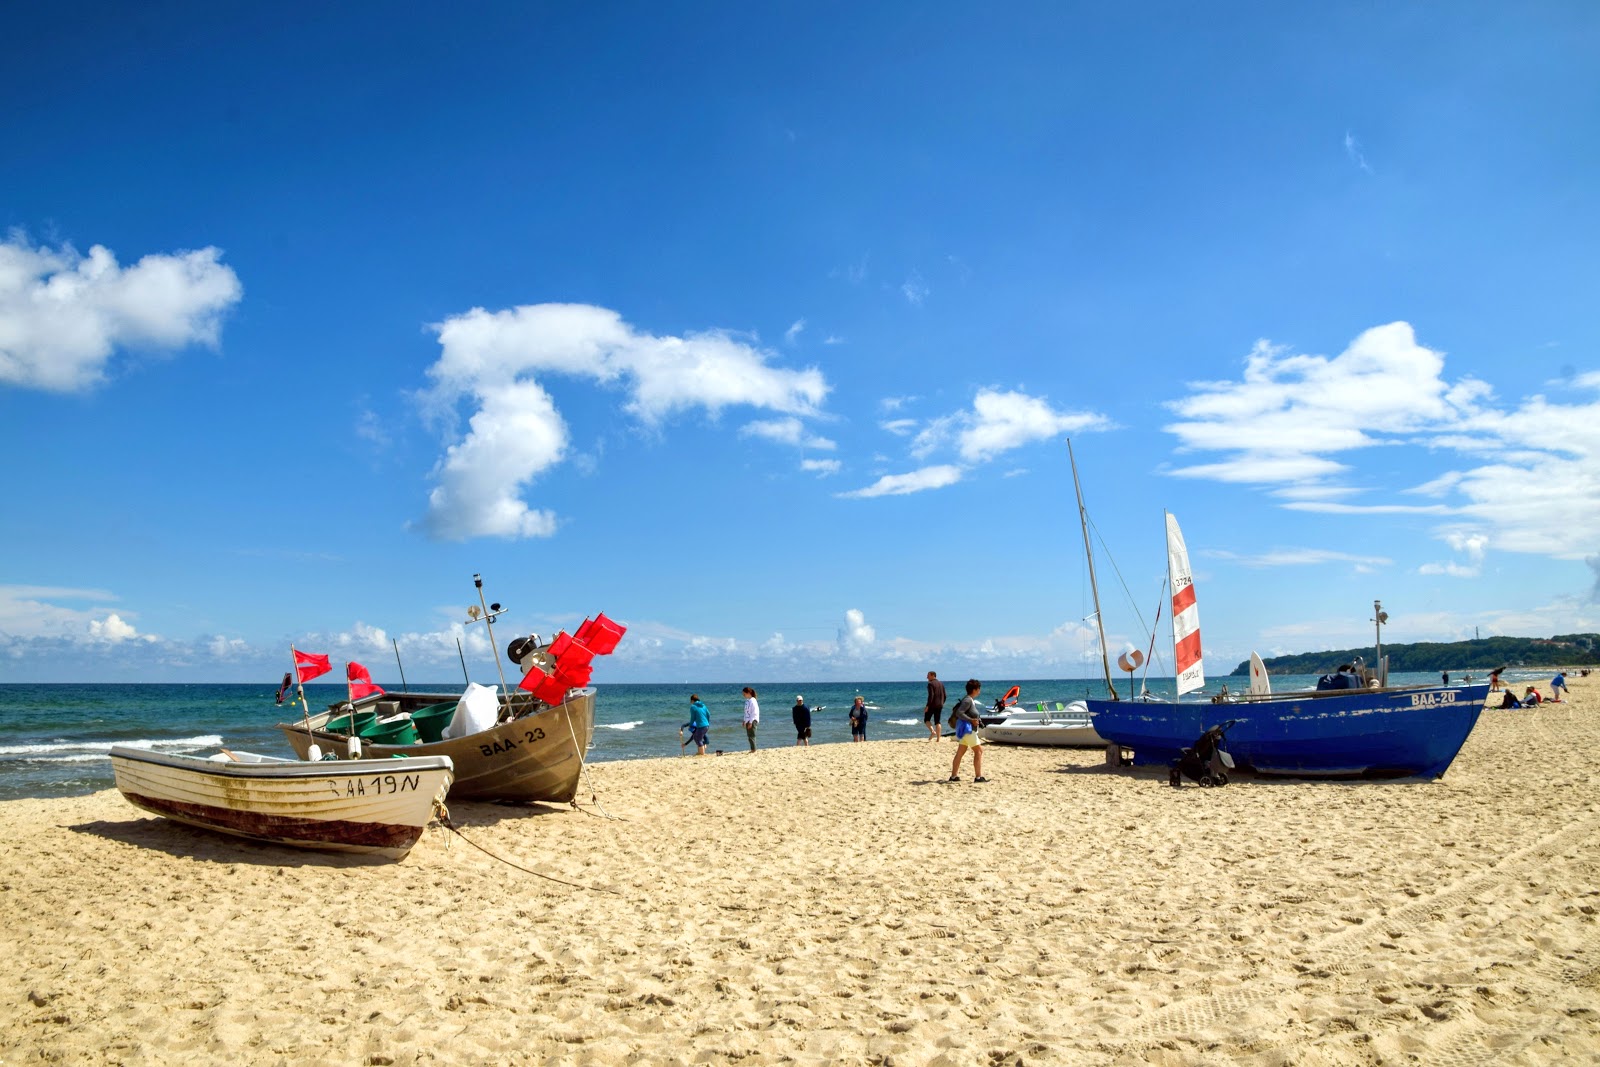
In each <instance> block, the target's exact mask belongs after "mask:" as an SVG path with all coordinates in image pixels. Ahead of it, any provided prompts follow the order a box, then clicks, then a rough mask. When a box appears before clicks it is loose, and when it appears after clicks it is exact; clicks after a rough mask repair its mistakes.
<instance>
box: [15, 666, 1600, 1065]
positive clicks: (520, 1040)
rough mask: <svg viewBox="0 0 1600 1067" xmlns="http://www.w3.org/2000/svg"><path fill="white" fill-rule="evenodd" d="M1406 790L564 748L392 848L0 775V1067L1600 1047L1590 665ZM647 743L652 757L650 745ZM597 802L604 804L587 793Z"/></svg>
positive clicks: (1490, 725)
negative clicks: (273, 831)
mask: <svg viewBox="0 0 1600 1067" xmlns="http://www.w3.org/2000/svg"><path fill="white" fill-rule="evenodd" d="M1572 696H1573V699H1572V701H1571V702H1569V703H1567V704H1565V705H1554V706H1552V705H1546V706H1544V707H1542V708H1540V709H1538V710H1536V711H1529V712H1515V711H1504V712H1502V711H1486V712H1485V713H1484V715H1483V717H1482V719H1481V720H1480V721H1479V724H1478V726H1477V729H1476V730H1475V731H1474V733H1473V735H1472V737H1471V739H1470V740H1469V741H1468V743H1467V746H1466V748H1465V749H1464V750H1463V752H1462V754H1461V756H1460V757H1459V758H1458V759H1457V761H1456V763H1455V765H1454V767H1452V768H1451V770H1450V772H1449V773H1448V774H1447V775H1446V776H1445V777H1444V779H1442V780H1441V781H1439V782H1432V783H1388V784H1385V783H1344V784H1332V783H1327V784H1324V783H1309V782H1269V781H1264V780H1252V779H1249V778H1240V779H1237V780H1236V781H1235V782H1234V783H1233V784H1231V785H1229V786H1228V787H1227V788H1225V789H1209V790H1202V789H1200V788H1198V787H1196V786H1194V785H1193V784H1192V783H1189V784H1188V787H1187V788H1185V789H1182V790H1174V789H1172V788H1170V787H1169V786H1168V785H1167V784H1166V780H1165V774H1164V773H1155V772H1146V771H1140V772H1138V773H1134V772H1130V771H1126V770H1123V771H1107V770H1105V769H1103V768H1102V766H1101V764H1102V762H1103V757H1102V755H1101V753H1099V752H1090V751H1049V750H1024V749H1015V748H1012V749H1006V748H1001V747H999V746H991V747H990V748H989V749H988V751H987V754H986V757H985V767H984V770H985V772H986V773H987V774H988V776H989V777H990V778H991V779H992V781H991V782H989V783H987V784H984V785H978V784H974V783H972V782H971V780H970V779H971V770H970V764H968V765H967V766H966V767H964V768H963V770H964V777H965V778H966V779H967V780H966V781H963V782H962V783H960V784H958V785H952V784H947V783H946V782H945V781H944V779H945V778H946V776H947V775H948V773H949V761H950V756H951V753H952V746H951V744H950V742H949V741H946V742H944V743H943V744H940V745H937V746H936V745H932V744H929V743H927V742H926V741H909V742H908V741H885V742H869V743H867V744H864V745H850V744H832V745H823V746H818V747H815V748H811V749H796V748H791V747H785V742H786V741H787V740H788V729H787V725H786V724H784V725H778V724H772V725H768V726H766V727H765V728H764V730H763V738H762V739H763V742H764V743H765V744H767V745H768V746H769V747H767V748H764V749H763V750H762V751H760V752H758V753H756V754H755V755H750V754H749V753H747V752H740V751H738V750H739V749H742V748H744V747H745V745H744V738H743V731H742V730H740V729H739V727H738V725H737V723H732V722H720V723H717V724H716V725H715V726H714V727H713V732H712V738H713V747H715V746H718V745H720V746H721V747H722V748H724V749H726V750H727V751H728V754H727V755H725V756H721V757H710V756H708V757H705V758H702V759H694V758H693V757H690V758H677V757H671V758H665V759H659V760H646V761H638V762H631V763H613V764H600V765H597V766H595V767H593V768H592V771H593V775H592V779H593V782H594V785H595V787H596V788H597V791H598V796H599V805H596V804H595V803H594V802H592V801H591V800H590V799H589V791H588V790H587V789H585V790H584V797H585V799H584V803H583V808H584V810H578V811H575V810H572V809H570V808H560V809H558V808H554V807H541V806H535V807H531V808H513V807H502V806H495V805H485V804H467V803H458V804H455V805H452V816H453V818H454V820H455V822H456V823H457V824H458V825H459V826H461V827H462V831H463V833H464V834H465V836H466V837H467V838H469V839H470V840H471V841H472V842H475V843H477V844H478V845H480V846H482V848H484V849H488V850H490V851H492V852H493V853H495V854H496V855H498V856H501V857H504V858H505V859H507V860H510V861H513V862H515V863H516V864H520V865H521V866H523V867H525V868H528V869H529V870H532V871H537V872H540V873H541V874H544V875H548V876H549V877H550V878H558V879H562V880H564V881H566V882H572V883H577V884H578V885H579V886H582V887H584V888H575V887H573V886H569V885H565V884H561V883H560V882H556V881H551V880H549V879H547V878H542V877H536V876H534V875H532V874H528V873H524V871H521V870H517V869H515V868H514V867H512V866H510V865H508V864H507V863H504V862H501V861H500V860H498V859H495V858H492V857H491V856H490V855H488V854H486V853H485V852H484V851H480V850H479V849H477V848H474V847H472V846H471V845H469V844H467V843H466V842H465V841H463V840H462V839H460V838H458V837H455V836H454V835H452V834H451V833H450V832H449V831H447V830H446V829H444V828H442V827H437V826H435V827H432V828H430V829H429V830H428V832H427V834H426V835H425V836H424V837H423V839H422V840H421V841H420V842H419V843H418V845H417V847H416V848H415V849H413V850H412V852H411V854H410V855H409V856H408V857H407V858H406V859H405V860H403V861H401V862H399V863H381V864H373V863H367V862H360V861H357V860H353V859H351V858H347V857H346V858H341V857H328V856H322V855H318V854H315V853H310V852H302V851H295V850H289V849H282V848H277V847H270V846H264V845H255V844H251V843H248V842H242V841H238V840H235V839H232V838H227V837H222V836H216V835H211V834H207V833H204V832H202V831H197V830H192V829H189V828H186V827H183V826H181V825H178V824H175V823H171V822H167V821H164V820H161V819H157V818H154V817H151V816H148V815H146V814H145V813H143V812H141V811H138V810H137V809H135V808H133V807H132V806H130V805H129V804H127V803H126V802H125V801H123V800H122V798H121V796H120V795H119V794H118V793H116V792H115V791H108V792H103V793H99V794H95V795H93V796H88V797H78V798H70V799H59V800H21V801H12V802H9V803H5V804H3V805H0V960H3V961H4V967H3V968H0V983H3V995H0V1063H3V1064H5V1065H7V1067H13V1065H18V1064H32V1063H45V1062H57V1063H75V1064H76V1063H88V1064H95V1063H119V1064H121V1063H128V1064H141V1063H180V1062H182V1063H195V1062H210V1063H216V1062H224V1061H228V1062H238V1063H294V1064H299V1063H326V1064H360V1063H368V1064H412V1063H451V1064H454V1063H462V1064H480V1063H481V1064H500V1063H550V1064H620V1063H642V1064H643V1063H647V1064H673V1063H682V1064H688V1063H731V1062H736V1061H737V1062H745V1063H799V1064H835V1063H846V1064H849V1063H884V1064H887V1063H892V1064H895V1065H901V1067H904V1065H910V1064H941V1065H942V1064H950V1065H968V1064H971V1065H995V1064H1008V1063H1030V1064H1031V1063H1043V1064H1050V1063H1063V1064H1080V1063H1081V1064H1143V1063H1153V1064H1217V1063H1233V1062H1244V1063H1252V1064H1263V1065H1270V1064H1319V1065H1320V1064H1326V1065H1356V1064H1391V1063H1394V1064H1399V1063H1421V1064H1442V1065H1449V1067H1458V1065H1460V1067H1465V1065H1473V1064H1489V1063H1507V1064H1550V1063H1595V1062H1600V849H1597V845H1600V783H1597V780H1596V771H1597V766H1596V764H1597V761H1596V755H1595V754H1596V752H1597V751H1600V679H1574V681H1573V685H1572ZM672 740H675V739H669V740H667V741H664V742H663V744H664V747H669V749H670V745H671V741H672ZM602 807H603V809H604V812H605V813H609V815H610V816H613V817H612V818H607V817H604V816H603V814H602V810H601V809H602Z"/></svg>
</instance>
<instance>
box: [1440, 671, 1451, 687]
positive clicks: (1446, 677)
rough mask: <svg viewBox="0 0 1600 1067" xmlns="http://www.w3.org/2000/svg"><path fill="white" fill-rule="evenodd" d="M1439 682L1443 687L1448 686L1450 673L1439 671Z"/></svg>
mask: <svg viewBox="0 0 1600 1067" xmlns="http://www.w3.org/2000/svg"><path fill="white" fill-rule="evenodd" d="M1439 681H1440V682H1441V683H1442V684H1444V685H1449V684H1450V672H1449V671H1440V672H1439Z"/></svg>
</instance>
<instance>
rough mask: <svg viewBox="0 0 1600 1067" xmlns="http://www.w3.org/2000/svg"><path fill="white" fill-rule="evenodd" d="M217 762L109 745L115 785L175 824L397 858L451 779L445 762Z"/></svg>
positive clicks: (413, 839)
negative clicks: (179, 823)
mask: <svg viewBox="0 0 1600 1067" xmlns="http://www.w3.org/2000/svg"><path fill="white" fill-rule="evenodd" d="M250 759H252V760H259V761H260V762H232V761H228V762H222V761H216V760H209V759H202V758H199V757H196V756H178V755H170V754H166V753H157V752H150V751H147V750H144V749H136V748H126V747H123V746H120V745H119V746H114V747H113V748H112V749H111V767H112V771H113V773H114V774H115V776H116V781H117V789H118V790H120V791H121V793H122V795H123V796H124V797H125V798H127V800H128V802H129V803H131V804H133V805H134V806H135V807H138V808H142V809H144V810H145V811H148V812H151V813H153V814H155V815H160V816H163V817H164V818H168V819H172V820H173V821H175V822H181V823H187V824H188V825H191V826H199V827H203V828H204V829H207V830H216V831H218V832H221V833H225V834H232V835H233V836H235V837H243V838H248V839H250V840H253V841H263V842H268V843H271V844H279V845H292V846H294V847H297V848H310V849H321V850H326V851H333V852H358V853H369V854H373V855H379V856H386V857H388V858H391V859H399V858H401V857H402V856H404V855H405V854H406V853H407V852H408V851H410V849H411V846H412V845H414V844H416V843H417V839H418V838H419V837H421V836H422V831H423V829H424V828H425V827H426V826H427V825H428V820H429V819H430V818H432V817H433V813H434V810H435V807H436V806H437V805H440V804H442V803H443V802H444V798H445V794H446V793H447V792H448V791H449V789H450V782H451V779H452V777H453V772H452V767H451V763H450V761H449V760H448V759H441V758H431V759H410V760H405V761H400V760H394V761H390V762H388V763H378V762H376V761H371V760H360V761H344V762H339V763H335V762H331V761H330V762H326V763H302V762H298V761H294V760H273V759H265V758H263V757H250Z"/></svg>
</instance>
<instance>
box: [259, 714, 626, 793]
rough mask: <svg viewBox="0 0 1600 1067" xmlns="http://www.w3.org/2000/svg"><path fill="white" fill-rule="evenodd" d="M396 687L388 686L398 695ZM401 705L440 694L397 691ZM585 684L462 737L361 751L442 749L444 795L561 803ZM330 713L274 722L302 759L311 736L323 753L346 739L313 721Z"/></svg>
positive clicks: (576, 757) (582, 737) (571, 777)
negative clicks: (449, 771) (451, 771)
mask: <svg viewBox="0 0 1600 1067" xmlns="http://www.w3.org/2000/svg"><path fill="white" fill-rule="evenodd" d="M401 696H402V694H390V697H391V698H394V699H399V698H400V697H401ZM403 696H404V699H405V702H406V704H405V706H403V709H402V710H411V708H410V706H409V705H410V704H417V703H419V702H422V701H430V700H439V699H445V697H444V695H443V694H437V693H435V694H415V693H412V694H403ZM594 696H595V691H594V690H593V689H582V690H574V691H573V693H572V694H571V696H570V697H569V698H568V699H567V700H566V701H565V702H564V703H562V704H559V705H557V706H555V707H549V708H544V709H542V710H540V711H536V712H533V713H532V714H528V715H523V716H522V717H520V718H516V719H512V720H511V721H510V722H503V723H500V724H498V725H496V726H494V727H492V728H490V729H488V730H482V731H480V732H478V733H475V734H468V735H467V736H466V737H457V738H450V739H446V740H444V741H437V742H433V743H423V744H414V745H381V744H376V743H374V742H370V741H363V742H362V747H361V754H362V756H363V757H364V758H365V759H385V758H387V757H389V756H413V757H415V756H449V757H450V759H451V761H452V762H453V763H454V765H455V785H454V786H452V787H451V789H450V798H451V799H452V800H519V801H547V802H551V803H559V804H566V803H569V802H570V801H571V800H572V798H573V797H575V796H577V795H578V777H579V775H580V774H581V773H582V770H583V756H584V753H585V752H586V751H587V750H588V747H589V738H590V736H591V735H592V734H593V732H594ZM330 715H331V713H330V712H323V713H321V714H318V715H313V716H311V719H310V729H309V730H308V729H307V726H306V724H305V723H304V722H299V723H282V722H281V723H279V724H278V729H279V730H281V731H282V732H283V735H284V737H285V738H286V739H287V740H288V742H289V744H290V746H292V747H293V748H294V750H295V753H296V754H297V755H299V757H300V758H301V759H307V758H308V757H309V755H310V752H311V746H312V745H313V744H315V745H316V746H317V747H318V748H319V749H321V750H322V751H323V752H324V753H330V752H331V753H334V754H336V755H342V754H343V753H344V752H345V747H346V739H345V737H344V735H343V734H337V733H329V732H327V731H325V730H323V729H321V727H322V726H323V725H324V724H325V723H326V722H327V721H328V719H329V717H330Z"/></svg>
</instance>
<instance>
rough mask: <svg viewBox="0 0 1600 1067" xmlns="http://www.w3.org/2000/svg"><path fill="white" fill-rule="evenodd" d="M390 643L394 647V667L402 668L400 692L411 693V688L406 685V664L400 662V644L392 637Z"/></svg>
mask: <svg viewBox="0 0 1600 1067" xmlns="http://www.w3.org/2000/svg"><path fill="white" fill-rule="evenodd" d="M389 643H390V644H391V645H393V646H394V665H395V666H396V667H399V668H400V690H401V692H405V693H409V692H411V687H410V686H409V685H407V684H406V667H405V664H403V663H401V662H400V642H399V640H397V639H396V638H393V637H391V638H389Z"/></svg>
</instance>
